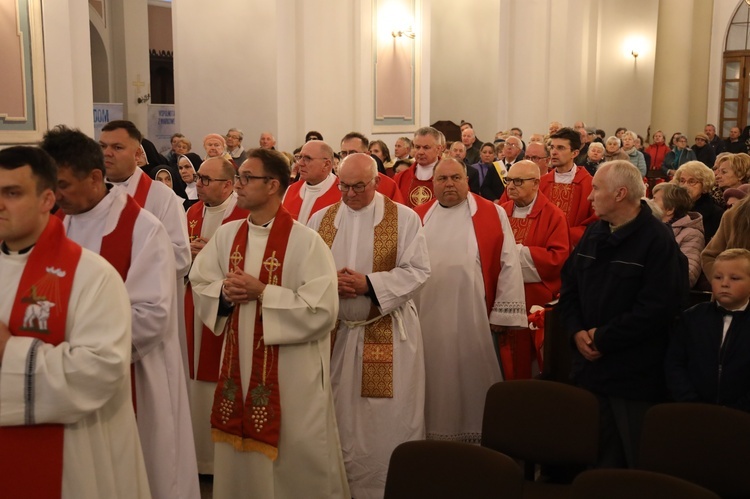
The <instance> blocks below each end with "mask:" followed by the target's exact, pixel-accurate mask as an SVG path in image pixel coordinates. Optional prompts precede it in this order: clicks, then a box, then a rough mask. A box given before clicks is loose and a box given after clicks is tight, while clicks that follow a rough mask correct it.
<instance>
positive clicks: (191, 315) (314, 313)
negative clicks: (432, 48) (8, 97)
mask: <svg viewBox="0 0 750 499" xmlns="http://www.w3.org/2000/svg"><path fill="white" fill-rule="evenodd" d="M650 136H651V134H650V133H647V134H646V138H645V139H644V138H643V137H642V136H640V135H638V134H637V133H636V132H634V131H632V130H627V129H625V128H621V129H618V130H616V132H615V133H614V134H613V135H611V136H608V135H607V134H606V133H605V132H604V131H603V130H600V129H596V128H593V127H587V126H586V125H585V124H584V123H583V122H577V123H575V124H574V125H573V126H570V127H565V126H563V125H562V124H561V123H559V122H552V123H550V124H549V127H548V130H547V133H545V134H541V133H535V134H531V135H530V136H529V137H528V141H527V142H526V141H524V136H523V131H522V130H521V129H519V128H517V127H514V128H511V129H509V130H507V131H500V132H498V133H497V134H496V135H495V137H494V139H493V141H492V142H489V141H488V142H482V141H481V140H479V139H478V138H477V137H476V134H475V132H474V129H473V126H472V125H471V123H468V122H462V123H461V135H460V140H455V141H453V142H447V141H446V137H445V135H444V134H443V133H442V132H440V131H439V130H437V129H435V128H432V127H423V128H419V129H418V130H417V131H416V132H415V133H414V134H413V135H412V136H408V137H407V136H404V137H399V138H398V139H397V140H396V141H395V143H394V144H393V155H391V150H390V148H389V146H388V144H386V143H385V142H384V141H382V140H373V141H370V140H369V139H368V137H366V136H365V135H363V134H361V133H359V132H350V133H348V134H346V135H345V136H343V137H342V138H341V139H340V140H339V141H338V142H337V143H336V144H331V143H328V142H326V141H325V140H324V139H323V135H322V134H321V133H320V132H317V131H310V132H308V133H307V134H306V136H305V139H304V142H303V144H302V145H300V147H298V148H297V149H295V150H294V151H293V152H291V153H287V152H280V151H277V150H276V141H275V138H274V137H273V135H272V134H271V133H267V132H264V133H263V134H261V136H260V138H259V141H258V147H257V148H249V149H245V148H244V147H243V145H242V142H243V139H244V136H243V132H242V131H241V130H238V129H236V128H230V129H229V130H228V131H227V133H226V134H218V133H212V134H209V135H207V136H206V137H204V139H203V151H204V152H205V154H204V155H203V156H204V157H201V155H200V154H198V153H196V152H194V151H193V150H192V143H191V141H190V140H188V139H187V138H186V137H184V136H183V135H182V134H175V135H174V136H173V137H172V143H171V146H172V147H171V150H170V151H169V152H168V154H166V155H161V154H159V153H158V152H157V150H156V148H155V147H154V146H153V144H152V143H150V142H149V141H148V140H147V139H145V138H144V137H143V136H142V134H141V132H140V131H139V130H138V129H137V128H136V126H135V125H134V124H133V123H131V122H129V121H124V120H118V121H113V122H110V123H108V124H107V125H106V126H105V127H104V128H103V129H102V133H101V136H100V138H99V140H98V142H97V141H95V140H93V139H91V138H89V137H87V136H86V135H85V134H83V133H81V132H80V131H78V130H73V129H70V128H67V127H65V126H58V127H55V128H54V129H52V130H49V131H48V132H47V133H46V134H45V136H44V139H43V141H42V142H41V143H40V145H39V147H23V146H18V147H11V148H8V149H5V150H2V151H0V240H2V247H1V248H0V249H1V250H2V252H1V253H0V275H2V276H3V277H4V282H6V283H7V284H6V285H7V286H8V289H12V290H13V292H12V293H6V294H5V295H3V298H0V436H1V437H2V438H4V439H5V440H4V442H8V443H7V445H2V446H0V453H5V454H6V459H4V460H3V462H6V463H12V466H11V468H10V469H9V470H8V473H5V475H6V476H8V477H12V480H11V481H9V482H7V487H14V488H7V489H6V481H7V480H3V479H2V478H0V488H2V490H8V491H12V492H13V493H12V494H11V495H14V496H15V495H18V496H34V494H37V495H44V496H60V495H62V496H66V497H133V496H136V497H158V498H174V497H180V498H198V497H200V488H199V480H198V477H199V474H200V475H213V482H212V483H213V497H216V498H229V497H245V496H248V495H249V496H252V497H268V498H271V497H273V498H297V497H321V498H333V497H339V498H344V497H354V498H356V499H363V498H378V497H383V491H384V486H385V478H386V474H387V470H388V461H389V458H390V454H391V452H392V451H393V449H394V448H395V447H396V446H397V445H398V444H400V443H402V442H405V441H408V440H416V439H424V438H428V439H439V440H453V441H461V442H466V443H471V444H478V443H479V442H480V441H481V428H482V415H483V406H484V398H485V395H486V392H487V390H488V388H489V387H490V386H491V385H492V384H494V383H497V382H500V381H503V380H512V379H527V378H532V377H535V376H537V375H539V374H540V373H543V372H544V358H543V355H542V351H543V344H544V334H545V330H544V327H543V310H544V308H545V306H547V307H549V304H550V303H551V302H554V301H555V300H557V299H559V304H558V305H557V307H558V308H559V312H560V316H561V318H562V324H563V326H562V328H563V330H564V332H565V334H567V335H569V339H570V341H569V344H570V349H571V355H572V371H571V378H570V379H571V382H572V383H574V384H576V385H578V386H580V387H583V388H585V389H587V390H589V391H591V392H593V393H594V394H595V395H596V396H597V397H598V399H599V403H600V404H599V405H600V452H599V462H598V464H597V466H599V467H632V466H633V465H634V463H635V459H636V456H637V451H638V440H639V435H640V427H641V424H642V421H643V417H644V415H645V412H646V411H647V410H648V409H649V408H650V407H651V406H653V405H654V404H656V403H659V402H663V401H668V400H675V401H694V402H704V403H713V404H721V405H725V406H729V407H734V408H737V409H741V410H746V411H749V410H750V376H749V374H750V357H744V356H743V355H744V354H743V353H742V352H745V351H750V336H749V335H748V333H750V329H749V327H750V325H749V323H748V321H750V312H748V311H747V308H748V301H749V299H750V201H748V199H749V198H750V197H749V196H748V191H749V190H750V185H748V181H749V180H750V155H748V154H747V143H748V141H749V140H748V139H750V137H746V136H745V135H743V134H742V133H740V131H739V129H738V128H733V129H732V130H731V133H730V136H729V138H727V139H726V140H721V139H720V138H719V137H718V136H717V135H716V130H715V128H714V127H713V125H706V127H705V129H704V131H703V133H698V134H696V135H695V137H694V138H695V144H694V145H693V146H692V147H688V145H687V137H686V136H685V135H683V134H681V133H675V134H674V135H673V136H672V138H671V140H670V143H669V144H667V143H666V142H665V137H666V135H665V134H664V133H663V132H662V131H660V130H658V131H656V132H654V134H653V138H652V139H651V138H650ZM708 292H710V293H708ZM691 293H692V302H697V301H701V302H704V303H700V304H698V305H695V306H693V307H690V306H689V305H690V303H691ZM709 297H711V298H712V301H708V298H709ZM128 312H129V313H128ZM746 342H747V343H748V346H747V347H746V346H745V343H746ZM509 431H512V429H509ZM42 439H44V440H42ZM41 441H44V442H45V444H44V445H45V446H46V445H47V443H46V442H47V441H51V442H52V441H53V442H55V444H54V445H52V447H50V452H49V456H45V459H48V461H45V463H43V466H44V468H41V469H42V470H43V471H40V464H39V463H38V458H39V453H38V452H34V449H35V446H34V445H30V443H31V442H41ZM14 442H16V443H17V444H14ZM45 448H47V447H45ZM23 449H28V450H23ZM11 456H12V458H11ZM29 470H33V471H34V473H36V475H37V477H38V476H39V475H40V473H41V474H44V476H45V477H46V476H49V477H50V479H49V480H39V479H38V478H37V479H36V480H34V479H29V480H23V479H21V478H20V477H26V476H29V473H30V471H29ZM30 491H31V492H30Z"/></svg>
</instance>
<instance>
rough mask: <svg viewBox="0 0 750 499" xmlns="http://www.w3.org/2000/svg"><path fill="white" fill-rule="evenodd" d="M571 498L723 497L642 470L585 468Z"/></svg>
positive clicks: (671, 478) (667, 476) (572, 489)
mask: <svg viewBox="0 0 750 499" xmlns="http://www.w3.org/2000/svg"><path fill="white" fill-rule="evenodd" d="M569 497H570V499H602V498H606V499H632V498H634V497H637V498H638V499H668V498H672V497H675V498H677V497H678V498H680V499H719V496H718V495H716V494H714V493H713V492H711V491H710V490H708V489H704V488H703V487H701V486H700V485H696V484H694V483H690V482H688V481H686V480H682V479H681V478H675V477H673V476H669V475H663V474H661V473H654V472H651V471H641V470H591V471H584V472H583V473H581V474H580V475H578V476H577V477H576V479H575V480H574V481H573V486H572V487H571V491H570V496H569Z"/></svg>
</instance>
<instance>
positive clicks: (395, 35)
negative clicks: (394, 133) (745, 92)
mask: <svg viewBox="0 0 750 499" xmlns="http://www.w3.org/2000/svg"><path fill="white" fill-rule="evenodd" d="M748 1H750V0H748ZM391 35H392V36H393V38H399V37H402V36H405V37H407V38H411V39H412V40H414V37H415V36H417V35H416V34H415V33H414V32H413V31H412V30H411V26H409V27H407V28H406V31H402V30H393V31H391Z"/></svg>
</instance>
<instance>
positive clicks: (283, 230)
mask: <svg viewBox="0 0 750 499" xmlns="http://www.w3.org/2000/svg"><path fill="white" fill-rule="evenodd" d="M293 225H294V220H293V219H292V216H291V215H290V214H289V212H288V211H286V209H284V207H283V206H281V207H279V211H278V212H276V219H275V220H274V222H273V225H272V226H271V231H270V233H269V235H268V241H267V242H266V249H265V252H264V254H263V264H262V265H261V268H260V273H259V276H258V279H259V280H260V281H261V282H264V283H266V284H270V285H277V286H278V285H280V284H281V279H280V276H281V274H282V272H283V265H284V255H285V254H286V248H287V244H288V243H289V235H290V234H291V231H292V226H293ZM247 238H248V228H247V227H246V226H245V224H240V227H239V230H238V231H237V235H236V236H235V238H234V242H233V243H232V246H231V248H234V251H232V253H231V254H230V255H229V269H230V272H234V271H235V269H238V268H239V269H241V268H244V266H245V265H244V264H243V263H242V261H243V260H244V259H245V253H246V251H247ZM231 248H230V251H231ZM247 270H248V269H245V271H247ZM243 306H244V305H235V307H234V310H233V311H232V315H231V316H230V317H229V318H228V320H227V324H226V326H225V327H224V332H223V336H224V337H225V346H224V359H223V361H222V364H221V374H220V376H219V383H218V384H217V386H216V392H215V394H214V404H213V407H212V409H211V426H212V430H211V434H212V437H213V440H214V442H226V443H230V444H232V446H233V447H234V448H235V450H237V451H240V452H252V451H255V452H260V453H262V454H264V455H266V456H267V457H268V458H269V459H271V460H272V461H275V460H276V458H277V457H278V454H279V448H278V447H279V432H280V430H281V397H280V391H279V389H280V387H279V347H278V345H272V346H267V345H266V344H265V342H264V341H263V318H262V316H261V309H262V308H263V307H262V304H261V303H260V302H258V303H256V307H255V329H254V333H253V342H252V349H253V361H252V363H253V365H252V369H251V372H250V384H249V389H248V391H247V399H246V400H245V401H244V402H243V401H242V379H241V377H240V356H239V352H238V348H239V334H238V329H239V315H240V309H241V308H242V307H243Z"/></svg>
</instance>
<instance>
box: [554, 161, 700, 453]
mask: <svg viewBox="0 0 750 499" xmlns="http://www.w3.org/2000/svg"><path fill="white" fill-rule="evenodd" d="M644 193H645V187H644V185H643V181H642V177H641V174H640V172H639V171H638V169H637V168H636V167H635V166H633V165H632V164H631V163H630V162H628V161H623V160H617V161H611V162H608V163H605V164H603V165H602V166H601V167H599V169H598V170H597V171H596V174H595V175H594V180H593V189H592V191H591V194H590V195H589V200H590V201H591V203H592V206H593V208H594V211H595V212H596V215H597V216H598V217H599V220H597V221H596V222H593V223H592V224H591V225H590V226H589V228H588V230H586V232H585V233H584V235H583V237H582V238H581V240H580V241H579V242H578V245H577V246H576V248H575V249H574V251H573V253H572V255H571V256H570V258H569V259H568V260H567V262H566V263H565V266H564V267H563V270H562V289H561V296H560V304H559V307H560V312H561V317H562V318H563V327H564V329H565V331H566V332H567V333H568V334H569V335H570V337H571V346H572V350H573V361H572V378H573V381H574V382H575V384H576V385H578V386H580V387H582V388H585V389H587V390H590V391H591V392H593V393H594V394H595V395H596V396H597V398H598V399H599V410H600V423H599V424H600V429H599V431H600V437H599V462H598V463H597V466H598V467H633V466H634V464H635V458H636V456H637V455H638V441H639V438H640V433H641V427H642V423H643V417H644V415H645V413H646V411H647V410H648V409H649V408H650V407H651V406H652V405H654V404H656V403H659V402H662V401H663V400H664V394H665V393H666V392H665V390H666V387H665V382H664V356H665V353H666V348H667V343H668V339H669V331H670V329H671V327H672V323H673V321H674V318H675V317H676V315H677V314H678V312H679V311H680V307H681V305H682V304H684V303H685V300H686V298H687V296H686V294H687V290H688V283H687V261H686V260H685V257H684V256H683V255H682V254H681V253H680V249H679V247H678V246H677V244H676V243H675V240H674V235H673V234H672V231H671V230H670V229H669V227H667V226H666V225H665V224H664V223H662V222H661V221H660V220H657V219H656V218H655V217H654V216H653V215H652V214H651V210H650V209H649V207H648V205H647V204H646V202H645V201H642V200H641V198H642V197H643V195H644Z"/></svg>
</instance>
